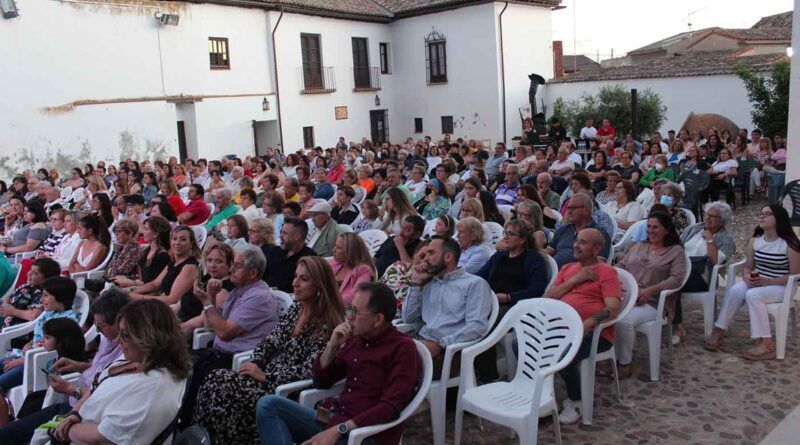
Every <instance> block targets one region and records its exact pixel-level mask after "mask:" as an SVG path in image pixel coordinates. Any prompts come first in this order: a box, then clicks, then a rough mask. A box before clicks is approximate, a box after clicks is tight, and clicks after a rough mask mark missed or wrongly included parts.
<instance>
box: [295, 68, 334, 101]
mask: <svg viewBox="0 0 800 445" xmlns="http://www.w3.org/2000/svg"><path fill="white" fill-rule="evenodd" d="M297 74H298V76H299V77H300V93H301V94H321V93H333V92H334V91H336V69H335V68H334V67H332V66H322V67H320V66H317V67H314V66H301V67H299V68H297Z"/></svg>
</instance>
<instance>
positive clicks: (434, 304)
mask: <svg viewBox="0 0 800 445" xmlns="http://www.w3.org/2000/svg"><path fill="white" fill-rule="evenodd" d="M460 254H461V249H460V248H459V245H458V243H457V242H456V241H455V240H453V239H452V238H443V237H439V236H435V237H434V238H433V241H431V243H430V245H429V246H428V253H427V255H426V256H425V260H423V263H422V264H420V265H419V266H417V267H416V268H415V269H414V270H413V271H412V273H411V291H410V292H409V294H408V297H406V300H405V302H404V303H403V322H405V323H422V327H421V328H420V329H419V331H418V336H419V339H420V341H421V342H422V343H423V344H424V345H425V347H427V348H428V350H429V351H430V353H431V357H432V358H433V375H434V378H439V377H440V376H441V373H442V364H443V361H444V351H445V349H446V348H447V346H448V345H452V344H454V343H461V342H468V341H474V340H478V339H479V338H481V337H482V336H483V334H484V332H486V328H487V327H488V324H489V315H490V314H491V312H492V300H493V299H494V298H495V297H494V295H492V290H491V289H490V288H489V284H488V283H487V282H486V281H484V280H483V279H482V278H480V277H477V276H475V275H472V274H470V273H467V272H466V271H465V270H464V269H463V268H461V267H458V258H459V256H460ZM457 371H458V366H457V365H455V364H454V366H453V367H452V368H451V375H453V373H454V372H455V373H457Z"/></svg>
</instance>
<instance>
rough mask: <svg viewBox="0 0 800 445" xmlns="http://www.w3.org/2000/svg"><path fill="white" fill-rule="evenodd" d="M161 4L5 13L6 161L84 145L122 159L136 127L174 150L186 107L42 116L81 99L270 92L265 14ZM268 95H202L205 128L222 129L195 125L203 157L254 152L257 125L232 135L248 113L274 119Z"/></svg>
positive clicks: (127, 106)
mask: <svg viewBox="0 0 800 445" xmlns="http://www.w3.org/2000/svg"><path fill="white" fill-rule="evenodd" d="M153 5H155V4H154V3H147V4H138V5H135V6H131V5H124V4H121V3H114V4H106V5H103V4H99V3H97V2H93V3H85V2H81V1H71V2H58V1H52V0H39V1H30V2H25V4H24V11H23V12H22V14H21V15H20V17H19V18H16V19H13V20H3V21H2V26H0V41H2V42H5V44H4V45H0V60H3V61H4V63H3V76H2V78H3V81H4V85H5V86H6V87H7V88H6V89H5V91H4V94H3V100H2V104H0V151H2V153H3V156H8V157H9V158H10V159H9V160H8V161H7V164H8V165H10V166H11V167H13V168H14V169H17V168H21V167H26V168H27V167H30V166H31V162H30V160H29V159H27V158H25V157H23V156H21V155H19V154H20V153H26V152H32V153H34V154H35V155H34V157H38V158H39V160H40V161H41V160H43V159H44V156H45V155H44V154H45V153H47V152H48V151H49V152H50V153H52V154H53V156H55V154H56V153H57V152H60V153H61V154H62V155H66V156H74V157H75V156H79V155H80V154H81V150H82V149H83V147H84V146H85V145H86V146H88V147H90V151H91V157H92V158H93V159H118V158H119V156H120V153H121V152H122V151H123V150H121V142H120V140H125V141H130V139H129V138H127V136H128V135H133V140H134V141H136V143H135V144H136V145H138V146H139V148H140V149H142V150H143V149H144V147H146V146H148V145H149V146H150V147H162V148H163V151H164V153H166V154H169V155H173V154H174V155H177V152H178V149H177V131H176V121H177V120H178V114H179V113H178V112H177V111H176V108H175V105H174V104H171V103H166V102H163V101H161V102H130V103H122V104H117V103H115V104H105V105H92V106H79V107H76V108H75V109H74V110H64V111H63V112H59V113H43V112H42V109H43V108H45V107H54V106H60V105H63V104H66V103H70V102H73V101H76V100H85V99H92V100H112V99H122V98H125V99H132V98H148V97H149V98H152V97H162V96H164V95H179V94H184V95H219V94H224V95H231V94H235V95H244V94H259V95H262V94H266V93H271V92H272V84H271V80H270V77H269V75H268V73H269V63H268V58H267V56H268V54H267V41H266V36H267V29H266V26H267V23H266V17H265V14H264V13H263V12H262V11H259V10H253V9H245V8H233V7H222V6H215V5H194V4H188V3H177V2H162V3H160V4H158V6H153ZM156 11H163V12H172V13H177V14H179V15H180V24H179V25H178V26H162V27H159V26H157V22H156V20H155V19H154V18H153V14H154V13H155V12H156ZM232 23H235V24H236V26H231V24H232ZM209 36H218V37H228V38H229V42H230V52H231V65H232V69H231V70H226V71H212V70H210V69H209V58H208V37H209ZM162 72H163V77H162ZM262 99H263V96H254V97H242V98H236V99H225V100H222V101H221V102H219V104H217V105H213V104H212V103H213V102H215V101H220V99H212V98H208V99H205V100H204V101H203V102H202V103H198V107H197V111H198V112H202V111H203V110H206V111H209V112H211V111H212V110H213V112H214V115H213V116H211V115H210V114H206V115H205V117H202V115H201V116H199V117H198V122H199V123H198V125H212V126H213V127H214V128H200V127H198V131H197V141H196V145H197V146H198V148H199V149H200V151H199V154H200V155H202V156H211V155H213V154H214V153H215V152H216V151H217V150H222V149H227V150H233V152H236V153H242V154H245V153H251V152H252V151H253V146H252V130H251V129H248V130H247V131H246V132H245V133H244V134H243V135H238V134H230V133H229V132H230V131H239V129H240V128H241V127H242V125H241V123H242V122H246V123H247V125H249V123H250V121H251V120H252V119H258V120H267V119H275V118H276V117H275V112H274V109H273V111H270V112H263V111H262V110H261V100H262ZM181 114H183V113H181ZM248 135H249V137H250V145H249V146H247V145H246V144H245V141H246V139H247V136H248ZM125 144H128V145H130V143H129V142H125ZM1 173H2V172H0V174H1Z"/></svg>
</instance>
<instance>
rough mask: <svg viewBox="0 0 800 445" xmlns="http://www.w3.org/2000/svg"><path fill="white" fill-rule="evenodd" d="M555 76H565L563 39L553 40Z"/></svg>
mask: <svg viewBox="0 0 800 445" xmlns="http://www.w3.org/2000/svg"><path fill="white" fill-rule="evenodd" d="M553 77H564V44H563V42H562V41H561V40H554V41H553Z"/></svg>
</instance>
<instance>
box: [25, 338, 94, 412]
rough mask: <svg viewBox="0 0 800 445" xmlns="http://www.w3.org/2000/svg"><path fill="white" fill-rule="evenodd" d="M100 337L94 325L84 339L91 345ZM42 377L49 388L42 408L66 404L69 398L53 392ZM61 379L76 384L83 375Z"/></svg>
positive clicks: (70, 375)
mask: <svg viewBox="0 0 800 445" xmlns="http://www.w3.org/2000/svg"><path fill="white" fill-rule="evenodd" d="M98 335H100V333H99V332H98V331H97V326H95V325H92V327H91V328H89V330H88V331H86V333H84V334H83V338H84V339H85V340H86V343H90V342H92V341H94V339H95V338H97V336H98ZM42 376H43V377H44V380H45V385H44V386H45V387H47V392H46V393H45V396H44V401H43V402H42V408H47V407H48V406H51V405H55V404H56V403H62V402H66V401H67V398H68V396H67V395H65V394H59V393H57V392H55V391H53V388H52V387H50V386H49V384H47V383H46V380H47V377H46V376H44V375H43V373H42ZM61 378H62V379H64V380H66V381H67V382H69V383H72V384H76V383H78V381H79V380H80V378H81V374H80V373H77V372H73V373H70V374H66V375H62V376H61ZM34 386H39V383H38V382H37V380H34Z"/></svg>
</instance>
